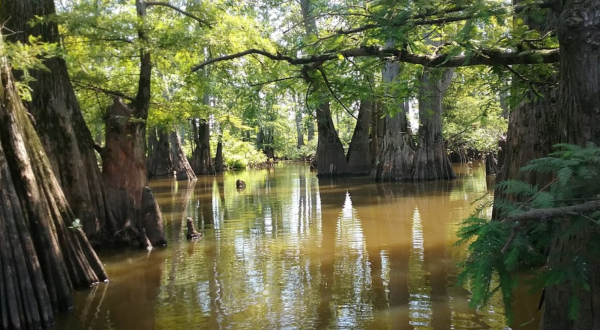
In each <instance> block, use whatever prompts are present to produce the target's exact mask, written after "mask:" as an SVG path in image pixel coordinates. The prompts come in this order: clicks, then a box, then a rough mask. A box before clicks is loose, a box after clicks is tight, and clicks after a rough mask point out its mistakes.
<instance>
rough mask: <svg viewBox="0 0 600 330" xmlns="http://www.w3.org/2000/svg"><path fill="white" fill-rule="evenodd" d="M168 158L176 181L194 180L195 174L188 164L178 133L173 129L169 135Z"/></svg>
mask: <svg viewBox="0 0 600 330" xmlns="http://www.w3.org/2000/svg"><path fill="white" fill-rule="evenodd" d="M169 145H170V147H171V148H170V154H169V155H170V157H171V159H172V160H173V174H175V178H177V180H196V174H195V173H194V170H193V169H192V166H191V165H190V162H188V160H187V157H186V156H185V153H184V152H183V148H182V146H181V138H180V137H179V132H177V130H176V129H175V130H174V131H173V132H171V134H169Z"/></svg>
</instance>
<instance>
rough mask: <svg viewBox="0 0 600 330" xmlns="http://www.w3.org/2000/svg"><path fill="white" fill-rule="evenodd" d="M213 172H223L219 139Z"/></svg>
mask: <svg viewBox="0 0 600 330" xmlns="http://www.w3.org/2000/svg"><path fill="white" fill-rule="evenodd" d="M215 172H217V173H222V172H223V141H222V139H221V138H219V142H217V154H216V155H215Z"/></svg>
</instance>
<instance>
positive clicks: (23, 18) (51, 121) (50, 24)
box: [0, 0, 116, 245]
mask: <svg viewBox="0 0 600 330" xmlns="http://www.w3.org/2000/svg"><path fill="white" fill-rule="evenodd" d="M55 13H56V10H55V7H54V1H52V0H44V1H33V0H23V1H3V2H0V21H1V22H3V23H2V24H3V28H4V29H5V30H4V31H6V32H8V33H7V34H6V35H7V39H8V40H10V41H20V42H22V43H24V44H27V43H28V39H29V36H41V41H44V42H48V43H58V42H59V41H60V37H59V33H58V25H57V24H56V23H55V22H54V21H52V20H50V21H47V22H45V23H43V24H36V25H33V26H32V25H30V24H29V22H30V21H31V20H33V19H34V17H36V16H41V17H44V16H47V15H54V14H55ZM15 31H18V32H19V33H15ZM44 65H45V66H46V67H47V68H48V71H46V70H33V71H30V74H31V75H32V77H33V78H34V79H35V80H34V81H32V82H30V84H29V87H30V88H31V97H32V100H31V102H29V103H28V104H27V108H28V110H29V113H31V115H32V116H33V117H34V118H35V122H34V126H35V129H36V131H37V133H38V134H39V136H40V139H41V141H42V144H43V146H44V150H45V151H46V154H47V155H48V158H49V160H50V164H51V165H52V169H53V170H54V173H55V175H56V179H57V180H58V182H59V184H60V185H61V187H62V189H63V192H64V194H65V196H66V198H67V200H68V201H69V204H70V205H71V207H72V210H73V212H74V213H75V216H76V217H77V218H78V219H80V220H81V223H82V224H83V229H84V231H85V233H86V234H87V235H88V237H89V239H90V241H91V242H93V243H94V245H103V244H104V243H106V242H110V241H112V238H113V235H114V233H115V232H116V222H115V219H114V218H113V217H112V213H111V210H112V208H113V206H111V205H110V203H109V202H108V200H107V196H106V190H105V188H104V185H103V182H102V180H101V179H100V178H101V174H100V169H99V167H98V163H97V160H96V155H95V154H94V149H93V146H94V140H93V138H92V135H91V133H90V131H89V129H88V127H87V126H86V124H85V121H84V119H83V115H82V114H81V110H80V108H79V103H78V102H77V99H76V97H75V93H74V90H73V86H72V85H71V81H70V78H69V75H68V73H67V66H66V64H65V61H64V60H63V59H62V58H60V57H54V58H51V59H47V60H45V61H44Z"/></svg>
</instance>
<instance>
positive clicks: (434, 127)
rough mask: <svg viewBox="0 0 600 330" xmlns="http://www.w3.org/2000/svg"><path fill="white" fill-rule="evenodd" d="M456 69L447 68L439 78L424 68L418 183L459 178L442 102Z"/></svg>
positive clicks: (421, 83)
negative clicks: (445, 132) (444, 131)
mask: <svg viewBox="0 0 600 330" xmlns="http://www.w3.org/2000/svg"><path fill="white" fill-rule="evenodd" d="M453 73H454V70H452V69H445V70H444V71H443V73H442V77H441V78H437V77H436V76H435V74H434V72H432V70H430V69H424V71H423V75H422V76H421V79H420V86H419V122H420V123H421V126H420V128H419V144H418V146H419V147H418V150H417V154H416V156H415V164H414V166H415V170H414V176H413V178H414V180H415V181H429V180H449V179H455V178H456V174H455V173H454V170H453V169H452V164H451V163H450V159H449V158H448V153H447V152H446V146H445V145H444V138H443V136H442V99H443V98H444V94H445V93H446V90H447V89H448V86H449V84H450V80H451V79H452V74H453Z"/></svg>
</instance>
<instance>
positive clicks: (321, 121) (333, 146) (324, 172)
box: [317, 102, 348, 176]
mask: <svg viewBox="0 0 600 330" xmlns="http://www.w3.org/2000/svg"><path fill="white" fill-rule="evenodd" d="M317 124H318V132H319V139H318V141H317V176H337V175H346V174H348V164H347V163H346V156H345V154H344V146H343V145H342V142H341V141H340V138H339V136H338V134H337V131H336V130H335V127H334V126H333V120H332V119H331V111H330V109H329V102H325V103H322V104H321V105H320V106H319V109H317Z"/></svg>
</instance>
